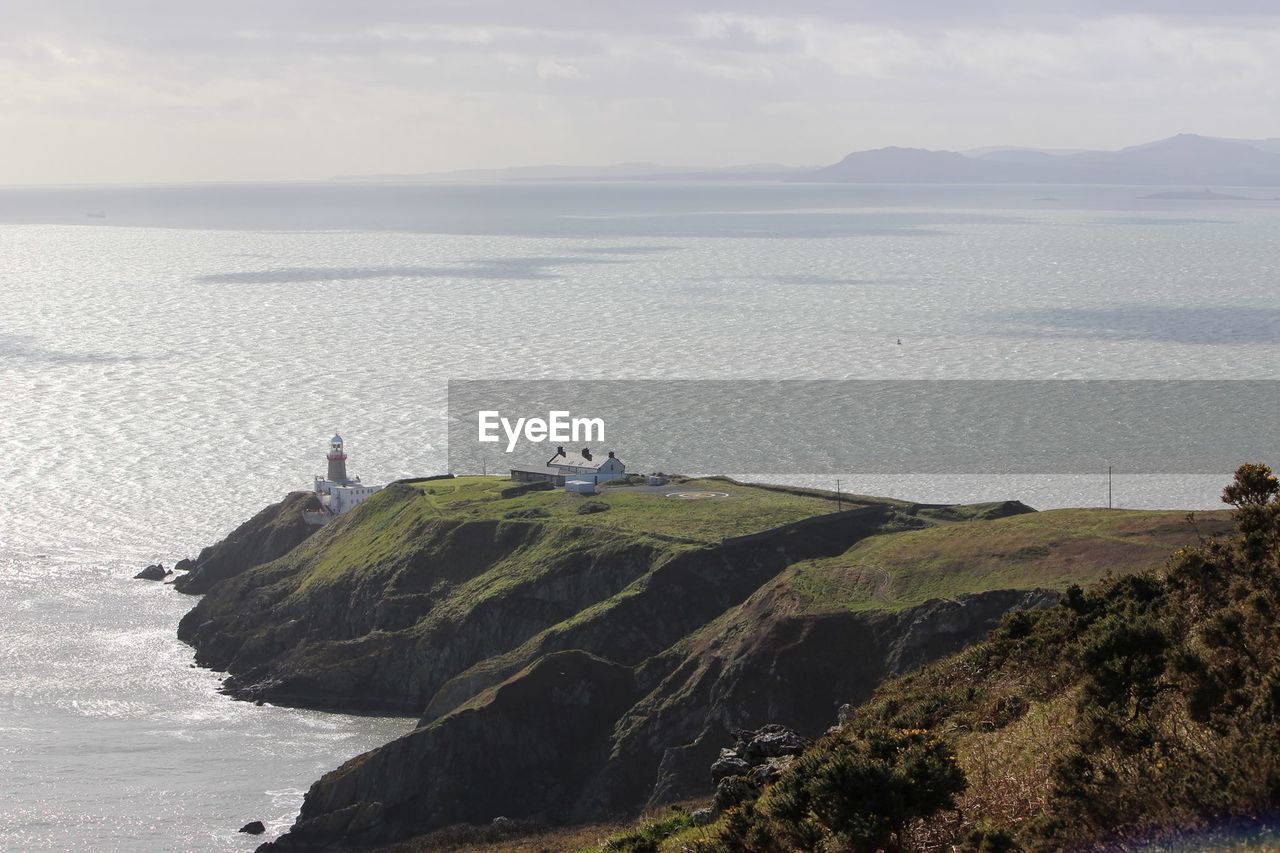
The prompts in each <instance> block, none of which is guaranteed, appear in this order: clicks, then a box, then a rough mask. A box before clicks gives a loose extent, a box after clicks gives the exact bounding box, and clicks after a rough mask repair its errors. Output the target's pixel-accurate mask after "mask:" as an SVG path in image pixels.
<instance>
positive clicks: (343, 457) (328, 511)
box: [307, 433, 382, 524]
mask: <svg viewBox="0 0 1280 853" xmlns="http://www.w3.org/2000/svg"><path fill="white" fill-rule="evenodd" d="M325 458H326V459H327V460H328V461H329V470H328V473H327V474H326V475H325V476H323V477H316V480H315V492H316V495H317V496H318V497H319V498H320V504H321V506H323V507H324V510H323V511H322V512H317V513H309V514H308V517H307V520H308V521H312V522H313V523H317V524H323V523H324V522H325V521H327V520H328V519H329V518H331V517H333V516H335V515H342V514H343V513H346V512H350V511H351V510H353V509H355V508H356V507H357V506H359V505H360V504H362V503H364V502H365V501H367V500H368V499H369V498H370V497H371V496H372V495H373V494H374V493H375V492H377V491H379V490H380V489H381V488H382V486H366V485H365V484H364V483H361V482H360V478H359V477H355V478H354V479H353V478H351V477H348V476H347V454H346V451H344V450H343V448H342V436H340V435H338V434H336V433H335V434H334V436H333V438H331V439H329V452H328V453H326V454H325Z"/></svg>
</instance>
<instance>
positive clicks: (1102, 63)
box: [0, 0, 1280, 184]
mask: <svg viewBox="0 0 1280 853" xmlns="http://www.w3.org/2000/svg"><path fill="white" fill-rule="evenodd" d="M1277 92H1280V2H1277V0H1145V2H1124V0H1112V2H1103V0H1074V2H1073V0H1058V2H1054V3H1046V2H1037V0H1021V2H1019V1H1018V0H967V2H961V0H897V2H883V0H882V2H867V1H866V0H788V2H785V3H784V2H779V0H737V1H736V2H731V0H645V2H635V0H627V2H616V1H615V0H561V2H556V0H548V2H537V0H359V2H357V0H347V2H337V1H336V0H219V2H216V3H215V2H206V0H4V2H3V3H0V184H43V183H96V182H110V183H131V182H185V181H234V180H312V179H325V178H328V177H331V176H334V175H351V174H387V173H422V172H432V171H441V170H449V169H464V168H489V167H499V166H514V165H532V164H543V163H561V164H564V163H570V164H606V163H617V162H630V161H654V162H659V163H663V164H669V165H679V166H686V165H711V166H716V165H730V164H744V163H758V162H781V163H787V164H793V165H823V164H826V163H830V162H833V161H835V160H838V159H840V158H841V157H843V156H844V155H845V154H847V153H849V152H850V151H854V150H860V149H866V148H876V147H880V146H884V145H904V146H912V147H922V148H946V149H953V150H962V149H966V148H972V147H979V146H990V145H1027V146H1035V147H1047V148H1118V147H1122V146H1125V145H1132V144H1138V143H1142V142H1147V141H1151V140H1154V139H1158V138H1162V137H1166V136H1171V135H1173V134H1175V133H1180V132H1190V133H1204V134H1207V135H1217V136H1227V137H1239V138H1263V137H1271V136H1280V110H1278V109H1277V108H1276V106H1275V99H1276V93H1277Z"/></svg>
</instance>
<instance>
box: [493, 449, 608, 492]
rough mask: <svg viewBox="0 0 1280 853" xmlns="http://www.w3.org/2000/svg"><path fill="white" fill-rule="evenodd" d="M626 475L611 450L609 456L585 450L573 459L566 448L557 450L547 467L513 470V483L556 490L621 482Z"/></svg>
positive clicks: (539, 466)
mask: <svg viewBox="0 0 1280 853" xmlns="http://www.w3.org/2000/svg"><path fill="white" fill-rule="evenodd" d="M626 475H627V466H626V465H624V464H622V460H621V459H619V458H618V457H617V456H615V455H614V453H613V451H612V450H610V451H609V453H608V455H606V456H599V455H596V454H592V452H591V449H590V448H588V447H584V448H583V449H582V451H581V452H580V453H578V454H576V455H574V456H570V455H568V454H567V453H565V450H564V448H563V447H557V448H556V455H555V456H552V457H551V458H550V459H549V460H547V464H546V465H535V466H527V467H521V468H512V469H511V479H512V480H515V481H516V482H517V483H540V482H541V483H551V484H552V485H553V486H564V485H565V483H566V482H568V481H570V480H572V481H575V482H587V483H591V484H593V485H594V484H599V483H608V482H610V481H612V480H621V479H623V478H624V477H626Z"/></svg>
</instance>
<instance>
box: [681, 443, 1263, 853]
mask: <svg viewBox="0 0 1280 853" xmlns="http://www.w3.org/2000/svg"><path fill="white" fill-rule="evenodd" d="M1223 499H1224V501H1226V502H1228V503H1230V504H1231V505H1233V506H1234V507H1235V532H1234V533H1233V534H1232V535H1231V536H1229V537H1226V538H1223V539H1218V540H1209V539H1204V538H1202V539H1201V541H1200V543H1199V544H1198V545H1196V546H1195V547H1191V548H1185V549H1182V550H1180V551H1178V552H1177V553H1175V554H1174V555H1173V556H1172V557H1171V558H1170V560H1169V562H1168V564H1167V566H1166V567H1165V569H1164V570H1163V571H1161V572H1158V573H1143V574H1130V575H1125V574H1123V572H1124V568H1125V567H1123V566H1116V567H1115V574H1114V575H1113V576H1111V577H1109V578H1107V579H1105V580H1103V581H1101V582H1099V583H1097V584H1094V585H1093V586H1091V587H1089V588H1086V589H1082V588H1079V587H1073V588H1071V589H1069V590H1068V591H1067V592H1066V594H1064V596H1063V597H1062V599H1061V601H1060V603H1059V604H1058V605H1056V606H1054V607H1051V608H1048V609H1045V610H1039V611H1025V612H1019V613H1014V614H1010V615H1009V616H1007V617H1006V618H1005V620H1004V621H1003V622H1002V624H1001V625H1000V627H999V628H997V629H996V630H995V631H994V632H992V634H991V636H990V637H989V638H988V639H987V640H986V641H985V642H983V643H980V644H978V645H976V646H974V647H971V648H969V649H967V650H965V651H964V652H961V653H960V654H958V655H955V656H953V657H951V658H948V659H946V660H944V661H941V662H939V663H937V664H935V665H933V666H931V667H927V668H925V669H923V670H920V671H918V672H915V673H912V674H910V675H907V676H905V677H902V678H899V679H896V680H893V681H890V682H887V683H886V684H885V685H883V686H882V687H881V689H880V690H879V691H878V692H877V694H876V696H875V697H874V698H873V699H872V700H871V701H870V702H869V703H867V705H865V706H864V707H862V708H860V709H859V710H858V711H857V713H856V714H855V715H854V717H853V719H851V720H850V721H849V722H848V723H847V724H846V725H845V726H844V729H843V731H842V732H841V733H840V734H839V735H837V736H832V737H828V738H825V739H823V740H822V741H819V742H818V744H817V745H816V746H815V747H814V748H813V749H812V750H810V751H809V752H807V753H806V754H805V755H803V756H802V757H801V758H800V759H798V760H797V761H796V763H795V764H794V765H793V766H792V767H791V768H790V770H788V771H787V772H786V773H785V774H783V776H782V777H781V778H780V780H779V781H778V782H776V783H775V784H774V785H772V786H771V787H769V788H767V789H766V790H765V791H764V793H763V794H762V795H761V796H760V797H759V799H757V800H756V801H755V802H752V803H746V804H744V805H742V806H740V807H739V808H737V809H735V810H733V811H732V812H731V813H730V814H728V815H727V816H726V817H725V818H724V819H722V821H721V822H720V823H719V824H718V825H717V827H716V832H717V834H716V837H715V840H714V841H712V842H709V843H706V844H703V845H702V849H713V850H725V851H728V850H751V851H775V850H779V851H780V850H850V851H860V850H891V849H904V848H905V849H910V848H920V849H937V848H941V847H954V848H958V849H968V850H992V851H994V850H1015V849H1046V850H1050V849H1062V848H1064V847H1076V846H1084V845H1089V844H1092V843H1097V842H1099V841H1105V840H1123V839H1124V838H1126V837H1135V836H1139V835H1148V834H1151V833H1159V832H1162V831H1166V830H1171V829H1176V828H1179V827H1185V826H1193V825H1197V824H1200V823H1203V822H1204V821H1206V820H1211V819H1215V818H1219V817H1229V816H1234V815H1250V814H1259V813H1262V812H1266V811H1271V810H1273V809H1275V808H1276V807H1280V619H1278V618H1277V615H1278V614H1280V482H1278V481H1277V478H1276V477H1275V475H1274V474H1273V473H1272V472H1271V470H1270V469H1269V468H1267V467H1266V466H1265V465H1258V464H1249V465H1244V466H1242V467H1241V468H1240V469H1239V471H1237V473H1236V476H1235V479H1234V481H1233V482H1232V483H1231V484H1230V485H1229V486H1228V487H1227V488H1226V489H1225V490H1224V492H1223Z"/></svg>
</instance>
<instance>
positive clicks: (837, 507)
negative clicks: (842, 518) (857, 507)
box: [836, 480, 841, 512]
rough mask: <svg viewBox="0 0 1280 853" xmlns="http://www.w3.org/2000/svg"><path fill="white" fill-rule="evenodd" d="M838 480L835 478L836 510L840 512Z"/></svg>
mask: <svg viewBox="0 0 1280 853" xmlns="http://www.w3.org/2000/svg"><path fill="white" fill-rule="evenodd" d="M840 507H841V505H840V481H839V480H836V512H840Z"/></svg>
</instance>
